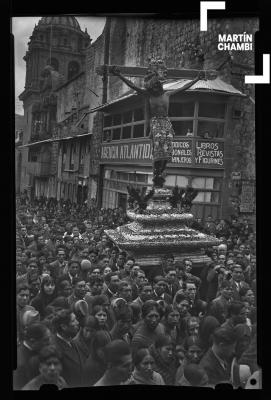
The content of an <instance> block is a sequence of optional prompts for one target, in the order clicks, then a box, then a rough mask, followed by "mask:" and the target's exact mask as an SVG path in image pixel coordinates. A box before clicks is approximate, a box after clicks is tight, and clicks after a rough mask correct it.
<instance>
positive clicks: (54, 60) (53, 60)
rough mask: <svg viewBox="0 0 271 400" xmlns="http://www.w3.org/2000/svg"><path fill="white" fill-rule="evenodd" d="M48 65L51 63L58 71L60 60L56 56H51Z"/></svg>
mask: <svg viewBox="0 0 271 400" xmlns="http://www.w3.org/2000/svg"><path fill="white" fill-rule="evenodd" d="M47 65H51V66H52V67H53V68H54V70H55V71H58V69H59V62H58V60H57V59H56V58H49V59H48V60H47Z"/></svg>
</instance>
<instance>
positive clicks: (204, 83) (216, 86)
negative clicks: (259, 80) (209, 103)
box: [164, 78, 245, 96]
mask: <svg viewBox="0 0 271 400" xmlns="http://www.w3.org/2000/svg"><path fill="white" fill-rule="evenodd" d="M191 81H192V79H180V80H178V81H175V82H170V83H166V84H164V89H165V90H176V89H180V88H182V87H183V86H184V85H185V84H186V83H189V82H191ZM193 90H195V91H198V90H208V91H217V92H225V93H229V94H237V95H239V96H245V94H244V93H242V92H240V90H238V89H236V88H235V87H234V86H232V85H230V84H229V83H226V82H224V81H222V79H220V78H216V79H212V80H199V81H197V82H196V83H194V85H192V86H191V87H190V88H189V89H187V91H193Z"/></svg>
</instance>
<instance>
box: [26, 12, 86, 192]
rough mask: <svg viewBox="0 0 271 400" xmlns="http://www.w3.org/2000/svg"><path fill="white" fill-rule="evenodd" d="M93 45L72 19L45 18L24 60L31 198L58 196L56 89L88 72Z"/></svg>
mask: <svg viewBox="0 0 271 400" xmlns="http://www.w3.org/2000/svg"><path fill="white" fill-rule="evenodd" d="M89 44H90V38H89V35H88V33H87V32H82V31H81V29H80V26H79V24H78V21H77V20H76V18H74V17H67V16H60V17H43V18H41V20H40V21H39V23H38V25H36V26H35V28H34V30H33V33H32V36H31V37H30V41H29V43H28V51H27V52H26V55H25V57H24V59H25V61H26V80H25V90H24V91H23V93H21V95H20V97H19V98H20V100H22V101H23V104H24V116H25V131H24V135H23V146H22V173H21V188H20V189H21V191H22V190H24V189H27V190H28V191H29V194H30V195H32V196H34V195H35V196H37V197H39V196H46V197H55V196H56V193H57V182H56V174H57V161H58V142H57V141H55V140H53V139H55V138H57V93H56V92H55V90H56V89H57V88H58V87H59V86H60V85H63V84H64V83H65V82H67V81H69V80H71V79H74V77H76V76H78V75H79V74H80V73H82V72H84V70H85V58H86V55H85V52H86V48H87V47H88V45H89Z"/></svg>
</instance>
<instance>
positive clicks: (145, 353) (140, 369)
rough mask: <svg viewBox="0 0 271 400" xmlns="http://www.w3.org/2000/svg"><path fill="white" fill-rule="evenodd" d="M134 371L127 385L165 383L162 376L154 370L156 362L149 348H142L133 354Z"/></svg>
mask: <svg viewBox="0 0 271 400" xmlns="http://www.w3.org/2000/svg"><path fill="white" fill-rule="evenodd" d="M133 363H134V366H135V368H134V371H133V373H132V375H131V378H130V379H129V380H128V381H127V382H126V384H127V385H164V384H165V382H164V380H163V378H162V376H161V375H160V374H159V373H158V372H156V371H154V368H155V365H154V364H155V362H154V358H153V357H152V355H151V353H150V351H149V349H147V348H142V349H139V350H138V351H137V352H135V353H134V354H133Z"/></svg>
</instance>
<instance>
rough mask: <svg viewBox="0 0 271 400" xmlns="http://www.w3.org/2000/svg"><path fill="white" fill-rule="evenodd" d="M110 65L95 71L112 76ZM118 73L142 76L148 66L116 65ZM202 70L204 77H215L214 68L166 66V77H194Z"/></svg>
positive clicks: (97, 68)
mask: <svg viewBox="0 0 271 400" xmlns="http://www.w3.org/2000/svg"><path fill="white" fill-rule="evenodd" d="M110 67H111V65H100V66H98V67H96V73H97V74H98V75H102V76H104V77H105V76H108V75H111V76H114V75H113V74H112V73H111V72H110ZM116 67H117V69H118V70H119V71H120V73H121V74H122V75H124V76H127V77H137V78H143V77H144V76H145V75H147V73H148V71H149V67H133V66H131V67H130V66H125V65H116ZM200 72H202V73H203V74H204V76H205V78H206V79H209V80H213V79H216V78H217V71H216V70H211V69H209V70H200V69H199V70H198V69H178V68H167V76H166V80H167V79H195V78H196V77H197V76H198V74H199V73H200Z"/></svg>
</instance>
